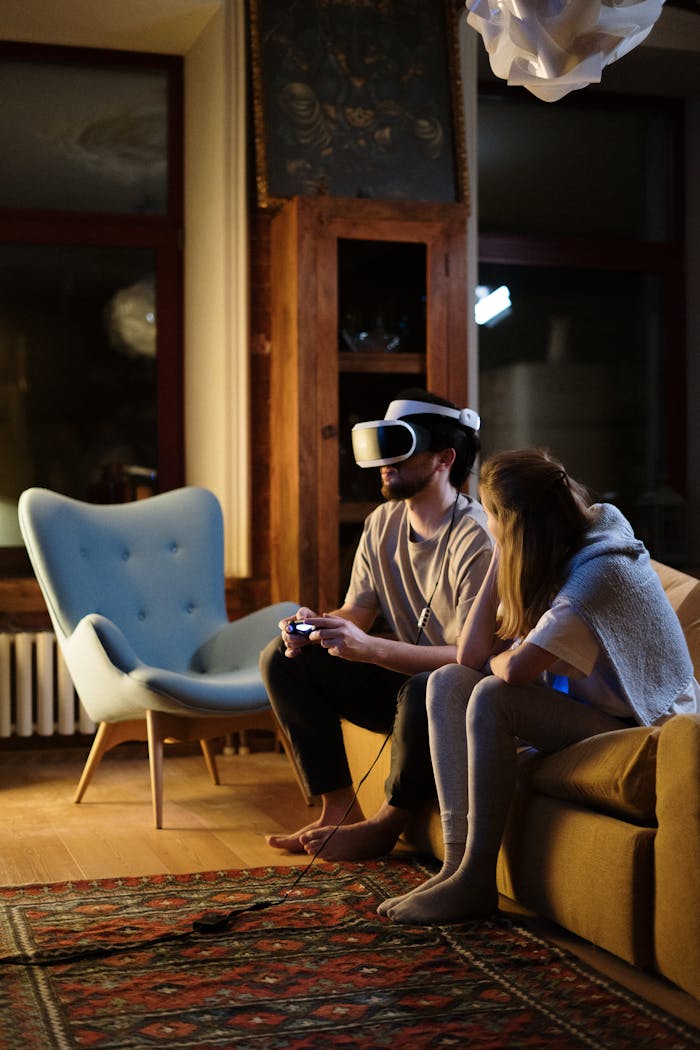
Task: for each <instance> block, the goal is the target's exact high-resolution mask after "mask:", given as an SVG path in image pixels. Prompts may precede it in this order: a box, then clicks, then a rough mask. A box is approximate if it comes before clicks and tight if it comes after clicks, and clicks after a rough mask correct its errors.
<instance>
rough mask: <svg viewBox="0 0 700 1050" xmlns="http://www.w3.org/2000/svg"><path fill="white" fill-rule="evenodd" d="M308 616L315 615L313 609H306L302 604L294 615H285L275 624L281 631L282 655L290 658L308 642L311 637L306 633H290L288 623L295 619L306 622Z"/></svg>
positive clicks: (296, 654) (297, 653)
mask: <svg viewBox="0 0 700 1050" xmlns="http://www.w3.org/2000/svg"><path fill="white" fill-rule="evenodd" d="M310 616H312V617H315V616H316V613H315V612H314V611H313V609H308V608H307V607H306V606H302V607H301V608H300V609H297V611H296V612H295V614H294V616H286V617H285V618H284V619H283V620H280V622H279V624H278V625H277V626H278V627H279V629H280V631H281V632H282V641H283V642H284V655H285V656H288V657H289V658H290V659H293V658H294V657H295V656H298V655H299V653H300V652H301V650H302V649H303V648H304V646H306V645H308V644H309V642H310V641H311V637H310V635H308V634H291V633H290V631H289V624H290V623H293V622H295V621H301V622H302V623H303V622H306V620H307V619H308V618H309V617H310Z"/></svg>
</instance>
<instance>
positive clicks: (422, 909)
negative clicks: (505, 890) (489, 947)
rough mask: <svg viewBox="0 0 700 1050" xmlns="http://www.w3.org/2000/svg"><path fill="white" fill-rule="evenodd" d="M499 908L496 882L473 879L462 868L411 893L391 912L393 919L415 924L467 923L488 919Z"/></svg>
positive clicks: (389, 913) (390, 915)
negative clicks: (481, 883)
mask: <svg viewBox="0 0 700 1050" xmlns="http://www.w3.org/2000/svg"><path fill="white" fill-rule="evenodd" d="M497 910H498V890H497V889H496V886H495V883H493V882H489V883H488V884H487V883H485V884H483V885H479V884H477V883H474V882H472V881H471V880H470V879H469V877H468V876H467V875H466V874H465V873H464V872H462V871H459V870H458V871H456V872H455V873H454V874H453V875H451V876H450V877H449V878H448V879H445V880H444V881H442V882H440V883H437V884H435V885H434V886H432V887H431V888H430V889H426V890H425V891H424V892H423V893H419V892H416V893H412V894H409V895H408V896H407V897H405V898H404V899H403V900H402V901H400V902H399V903H398V904H397V905H396V906H395V907H393V908H391V909H390V910H389V912H388V916H389V918H390V919H391V920H392V922H400V923H407V924H415V925H424V924H431V923H438V924H442V923H449V922H467V921H468V920H469V919H478V918H485V917H486V916H487V915H492V914H493V913H494V912H495V911H497Z"/></svg>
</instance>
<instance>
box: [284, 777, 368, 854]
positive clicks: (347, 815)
mask: <svg viewBox="0 0 700 1050" xmlns="http://www.w3.org/2000/svg"><path fill="white" fill-rule="evenodd" d="M364 819H365V815H364V813H363V812H362V807H361V806H360V804H359V802H358V801H357V799H356V798H355V792H354V790H353V789H352V788H347V789H345V788H341V789H339V790H338V791H331V792H329V793H328V794H327V795H324V796H323V809H322V810H321V815H320V817H319V818H318V820H314V821H312V822H311V823H310V824H307V825H306V826H305V827H303V828H300V829H299V830H298V831H293V832H291V834H289V835H266V836H265V842H266V843H267V844H268V846H272V847H273V849H283V850H286V851H287V852H288V853H305V852H308V851H307V849H306V846H305V845H304V842H303V841H302V836H305V835H308V834H311V833H315V832H317V831H318V830H319V829H325V828H326V826H330V827H331V828H332V827H335V825H336V824H341V823H342V825H343V826H344V825H348V824H357V823H359V822H360V821H364Z"/></svg>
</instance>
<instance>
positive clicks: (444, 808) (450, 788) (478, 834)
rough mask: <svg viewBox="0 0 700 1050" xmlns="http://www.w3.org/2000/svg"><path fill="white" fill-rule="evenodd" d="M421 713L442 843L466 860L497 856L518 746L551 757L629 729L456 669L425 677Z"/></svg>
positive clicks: (552, 696)
mask: <svg viewBox="0 0 700 1050" xmlns="http://www.w3.org/2000/svg"><path fill="white" fill-rule="evenodd" d="M427 707H428V720H429V733H430V754H431V756H432V760H433V769H434V773H435V780H436V783H437V790H438V799H439V801H440V815H441V818H442V832H443V838H444V841H445V842H454V843H459V842H465V843H466V844H467V848H468V852H469V853H472V852H478V853H489V854H495V853H497V852H498V849H499V847H500V844H501V838H502V835H503V829H504V827H505V822H506V818H507V816H508V808H509V806H510V802H511V798H512V796H513V791H514V789H515V778H516V773H517V747H518V745H519V743H522V742H523V741H524V742H526V743H528V744H531V745H532V746H534V747H536V748H538V749H539V750H541V751H543V752H545V753H548V752H550V753H551V752H553V751H559V750H561V748H563V747H566V746H567V745H569V744H573V743H575V742H576V741H577V740H583V739H585V738H586V737H589V736H596V735H597V734H598V733H608V732H610V731H611V730H615V729H623V728H625V727H626V726H627V725H628V724H629V723H627V722H625V721H624V720H622V719H619V718H614V717H613V716H612V715H606V714H604V713H603V712H602V711H598V710H596V708H594V707H590V706H589V705H587V704H584V703H580V702H579V701H577V700H573V699H572V698H571V697H569V696H567V695H566V694H565V693H558V692H556V691H555V690H553V689H549V688H547V687H546V686H539V685H527V686H515V685H508V684H507V683H506V682H504V681H503V680H502V679H500V678H496V677H495V676H494V675H488V676H485V675H483V674H481V673H480V672H478V671H472V670H471V669H470V668H468V667H462V666H461V664H448V665H446V666H445V667H441V668H439V669H438V670H437V671H433V673H432V674H431V675H430V678H429V679H428V690H427ZM467 814H468V816H469V820H468V821H467ZM467 831H468V839H467Z"/></svg>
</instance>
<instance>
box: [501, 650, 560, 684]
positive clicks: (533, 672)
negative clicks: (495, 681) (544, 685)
mask: <svg viewBox="0 0 700 1050" xmlns="http://www.w3.org/2000/svg"><path fill="white" fill-rule="evenodd" d="M556 660H557V658H556V656H553V655H552V653H548V652H547V650H546V649H540V647H539V645H533V643H532V642H523V643H522V644H521V645H516V646H515V648H513V649H506V651H505V652H503V653H499V654H498V656H492V657H491V660H490V666H491V674H494V675H496V677H497V678H501V679H502V680H503V681H504V682H507V683H508V685H530V684H531V683H532V682H534V681H535V680H536V679H538V678H539V677H540V675H541V674H543V672H544V671H547V670H548V669H549V668H550V667H551V666H552V664H554V663H556Z"/></svg>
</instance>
